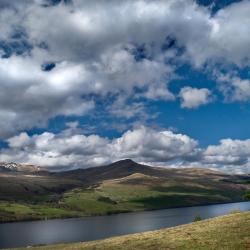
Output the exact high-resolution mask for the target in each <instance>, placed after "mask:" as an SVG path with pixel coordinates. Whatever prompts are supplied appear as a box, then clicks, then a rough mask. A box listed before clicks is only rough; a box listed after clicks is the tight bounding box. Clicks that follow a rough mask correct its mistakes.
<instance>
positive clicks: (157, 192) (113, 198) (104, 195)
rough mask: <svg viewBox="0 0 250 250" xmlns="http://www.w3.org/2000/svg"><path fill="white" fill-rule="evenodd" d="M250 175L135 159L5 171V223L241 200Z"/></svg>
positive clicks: (0, 177)
mask: <svg viewBox="0 0 250 250" xmlns="http://www.w3.org/2000/svg"><path fill="white" fill-rule="evenodd" d="M247 178H248V176H232V175H226V174H223V173H221V172H216V171H212V170H205V169H195V168H194V169H162V168H153V167H149V166H144V165H140V164H137V163H135V162H132V161H130V160H126V161H121V162H118V163H114V164H111V165H108V166H103V167H98V168H92V169H87V170H75V171H69V172H63V173H48V172H41V173H35V174H31V173H29V174H27V173H2V174H0V221H2V222H5V221H18V220H34V219H49V218H67V217H79V216H91V215H104V214H111V213H120V212H130V211H142V210H152V209H162V208H170V207H182V206H193V205H201V204H213V203H226V202H234V201H240V200H242V199H243V197H244V195H245V194H246V192H247V190H248V189H249V183H248V182H246V179H247ZM245 197H247V196H246V195H245Z"/></svg>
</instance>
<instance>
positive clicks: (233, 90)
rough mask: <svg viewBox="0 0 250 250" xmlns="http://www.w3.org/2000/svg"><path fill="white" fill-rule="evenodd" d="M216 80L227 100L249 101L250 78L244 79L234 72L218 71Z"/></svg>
mask: <svg viewBox="0 0 250 250" xmlns="http://www.w3.org/2000/svg"><path fill="white" fill-rule="evenodd" d="M215 75H216V80H217V81H218V83H219V89H220V90H221V92H222V93H223V95H224V96H225V99H226V101H229V102H232V101H242V102H245V101H249V100H250V80H249V79H242V78H240V77H239V76H237V75H235V74H233V73H231V74H230V73H227V74H221V73H218V72H216V73H215Z"/></svg>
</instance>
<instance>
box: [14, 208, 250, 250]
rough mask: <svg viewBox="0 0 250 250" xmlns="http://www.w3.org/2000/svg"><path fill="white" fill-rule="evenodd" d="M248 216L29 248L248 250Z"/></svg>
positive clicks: (249, 221) (38, 249)
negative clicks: (96, 239)
mask: <svg viewBox="0 0 250 250" xmlns="http://www.w3.org/2000/svg"><path fill="white" fill-rule="evenodd" d="M249 232H250V212H244V213H234V214H230V215H225V216H221V217H217V218H213V219H209V220H204V221H199V222H195V223H191V224H187V225H182V226H177V227H173V228H169V229H162V230H157V231H152V232H146V233H138V234H131V235H127V236H121V237H113V238H109V239H105V240H99V241H93V242H86V243H73V244H60V245H54V246H53V245H52V246H42V247H32V248H30V249H34V250H46V249H49V250H57V249H58V250H59V249H60V250H66V249H67V250H71V249H74V250H80V249H81V250H117V249H120V250H130V249H136V250H159V249H176V250H178V249H180V250H185V249H186V250H190V249H194V250H195V249H199V250H210V249H221V250H223V249H225V250H235V249H237V250H247V249H250V233H249ZM19 250H21V249H19Z"/></svg>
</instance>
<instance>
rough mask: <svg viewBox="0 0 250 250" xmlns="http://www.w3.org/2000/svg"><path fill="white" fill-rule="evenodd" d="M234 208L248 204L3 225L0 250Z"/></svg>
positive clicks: (158, 224)
mask: <svg viewBox="0 0 250 250" xmlns="http://www.w3.org/2000/svg"><path fill="white" fill-rule="evenodd" d="M236 209H237V210H238V209H239V210H241V211H246V210H250V202H239V203H227V204H217V205H208V206H196V207H184V208H172V209H164V210H154V211H146V212H137V213H126V214H116V215H109V216H96V217H85V218H74V219H59V220H47V221H29V222H16V223H3V224H0V248H11V247H26V246H30V245H37V244H52V243H65V242H78V241H89V240H97V239H102V238H107V237H111V236H117V235H124V234H131V233H137V232H144V231H149V230H156V229H160V228H166V227H172V226H177V225H181V224H186V223H190V222H192V221H193V220H194V218H195V216H197V215H199V216H201V217H202V218H203V219H206V218H211V217H215V216H219V215H223V214H228V213H230V212H231V211H233V210H236Z"/></svg>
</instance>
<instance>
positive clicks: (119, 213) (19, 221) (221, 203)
mask: <svg viewBox="0 0 250 250" xmlns="http://www.w3.org/2000/svg"><path fill="white" fill-rule="evenodd" d="M242 202H250V200H238V201H231V202H216V203H202V204H197V205H193V206H174V207H166V208H161V209H146V210H138V211H124V212H121V211H118V212H117V213H116V212H111V213H107V214H97V215H85V216H73V217H71V216H69V217H68V216H65V217H61V218H47V219H34V220H32V219H27V220H26V219H24V220H17V221H4V222H2V221H1V222H0V224H10V223H11V224H12V223H24V222H35V221H48V220H50V221H51V220H70V219H83V218H90V217H103V216H112V215H121V214H131V213H142V212H151V211H160V210H166V209H176V208H188V207H202V206H213V205H223V204H233V203H242Z"/></svg>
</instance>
